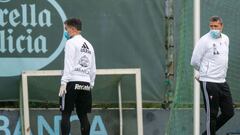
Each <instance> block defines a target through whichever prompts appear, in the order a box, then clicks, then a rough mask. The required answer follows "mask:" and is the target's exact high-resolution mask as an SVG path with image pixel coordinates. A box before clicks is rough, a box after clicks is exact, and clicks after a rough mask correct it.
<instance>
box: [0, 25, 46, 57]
mask: <svg viewBox="0 0 240 135" xmlns="http://www.w3.org/2000/svg"><path fill="white" fill-rule="evenodd" d="M26 31H27V33H28V35H27V36H24V35H20V36H19V37H17V38H16V40H15V42H14V39H13V36H12V33H13V29H8V34H9V35H8V36H6V37H5V35H6V33H5V31H4V30H2V31H0V52H1V53H5V52H8V53H15V52H17V53H23V52H24V51H26V52H28V53H30V54H31V53H33V52H34V53H40V52H42V53H46V52H47V40H46V37H44V36H43V35H40V36H38V37H37V38H35V39H33V38H32V36H31V35H30V34H31V33H32V29H27V30H26ZM5 39H7V43H6V42H5ZM5 43H6V44H5Z"/></svg>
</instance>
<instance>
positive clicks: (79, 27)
mask: <svg viewBox="0 0 240 135" xmlns="http://www.w3.org/2000/svg"><path fill="white" fill-rule="evenodd" d="M64 24H66V25H67V26H72V27H75V28H76V29H77V30H82V22H81V20H80V19H77V18H70V19H67V20H66V21H65V22H64Z"/></svg>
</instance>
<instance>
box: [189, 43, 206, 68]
mask: <svg viewBox="0 0 240 135" xmlns="http://www.w3.org/2000/svg"><path fill="white" fill-rule="evenodd" d="M205 50H206V45H205V44H204V43H203V42H202V41H201V40H199V41H198V42H197V44H196V46H195V48H194V50H193V54H192V58H191V65H192V66H193V68H194V69H196V70H197V71H199V70H200V64H201V61H202V57H203V56H204V53H205V52H206V51H205Z"/></svg>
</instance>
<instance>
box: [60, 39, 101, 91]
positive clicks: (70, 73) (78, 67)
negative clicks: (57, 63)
mask: <svg viewBox="0 0 240 135" xmlns="http://www.w3.org/2000/svg"><path fill="white" fill-rule="evenodd" d="M95 77H96V63H95V53H94V49H93V47H92V45H91V44H90V43H89V42H88V41H87V40H86V39H85V38H83V37H82V36H81V35H76V36H74V37H72V38H71V39H69V40H67V42H66V45H65V57H64V70H63V75H62V79H61V84H66V83H67V82H71V81H83V82H89V83H90V86H91V87H93V86H94V81H95Z"/></svg>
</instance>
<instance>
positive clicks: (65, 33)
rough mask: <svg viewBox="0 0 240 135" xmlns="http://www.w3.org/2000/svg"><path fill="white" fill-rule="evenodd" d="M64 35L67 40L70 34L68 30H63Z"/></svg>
mask: <svg viewBox="0 0 240 135" xmlns="http://www.w3.org/2000/svg"><path fill="white" fill-rule="evenodd" d="M64 37H65V38H66V39H67V40H68V39H70V38H71V37H70V35H69V34H68V32H66V31H64Z"/></svg>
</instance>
